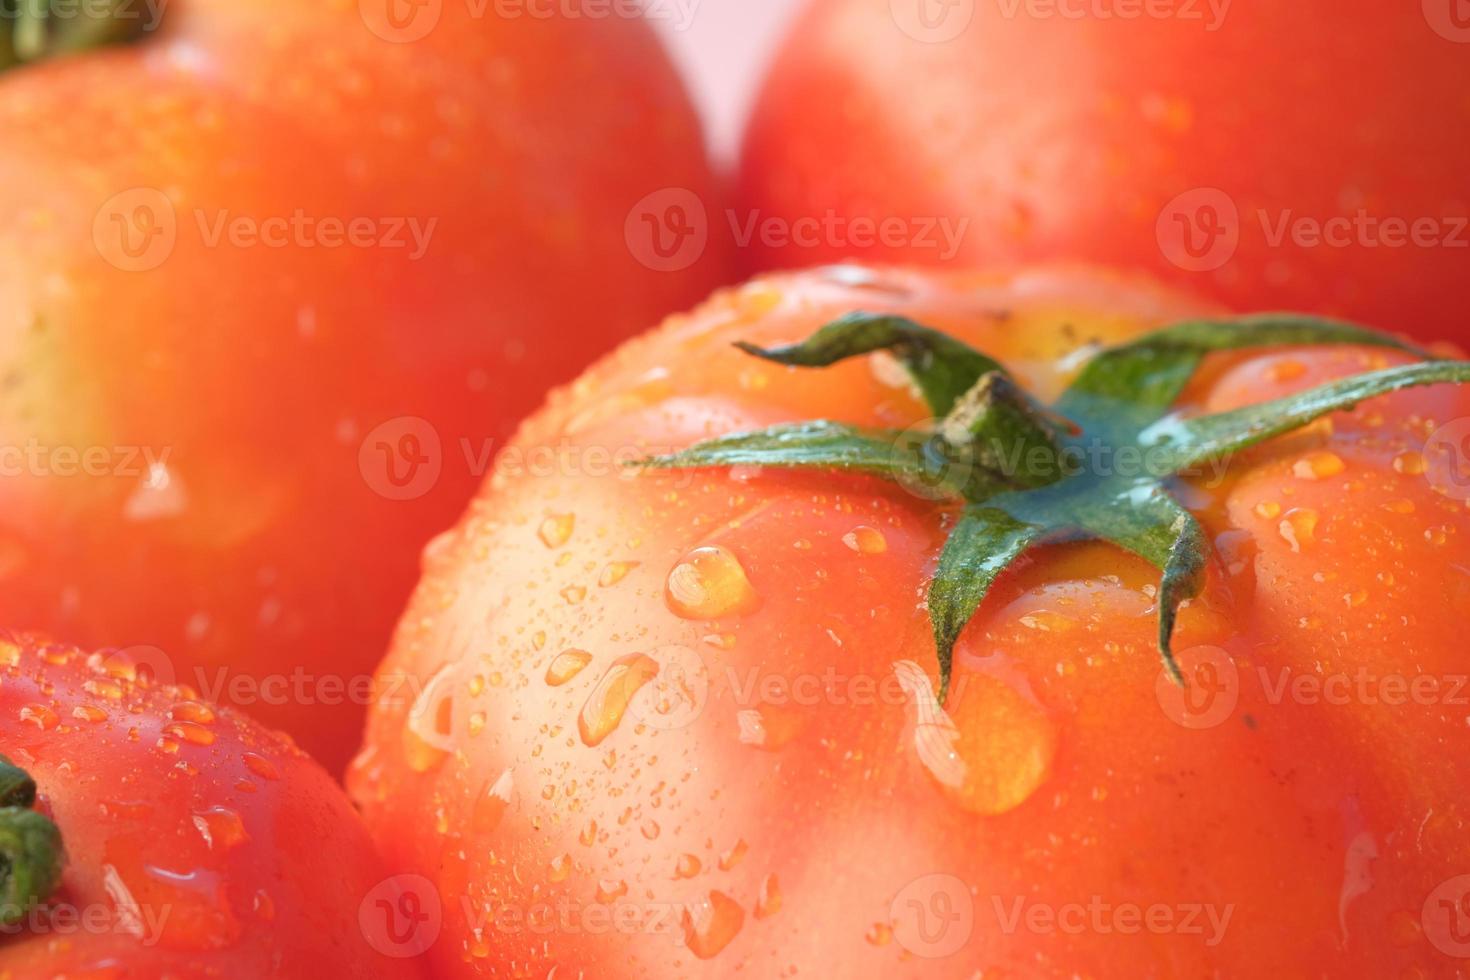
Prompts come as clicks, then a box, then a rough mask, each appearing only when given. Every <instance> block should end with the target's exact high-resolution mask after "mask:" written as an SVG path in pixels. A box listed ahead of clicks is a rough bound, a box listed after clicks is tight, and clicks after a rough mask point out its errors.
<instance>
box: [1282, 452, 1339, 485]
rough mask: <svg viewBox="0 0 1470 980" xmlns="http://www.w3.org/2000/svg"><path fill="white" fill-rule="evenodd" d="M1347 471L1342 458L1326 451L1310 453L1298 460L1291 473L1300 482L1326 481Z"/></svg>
mask: <svg viewBox="0 0 1470 980" xmlns="http://www.w3.org/2000/svg"><path fill="white" fill-rule="evenodd" d="M1345 469H1347V464H1346V463H1344V462H1343V461H1342V457H1341V456H1339V455H1337V453H1334V452H1329V451H1327V450H1325V449H1324V450H1321V451H1319V452H1315V453H1308V454H1307V455H1306V456H1303V457H1302V458H1301V459H1299V460H1297V461H1296V463H1295V464H1294V465H1293V466H1292V468H1291V472H1292V474H1293V475H1295V476H1296V478H1297V479H1298V480H1325V479H1327V478H1328V477H1333V476H1337V475H1338V474H1339V473H1341V472H1342V471H1343V470H1345Z"/></svg>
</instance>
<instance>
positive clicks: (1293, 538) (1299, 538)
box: [1277, 507, 1317, 553]
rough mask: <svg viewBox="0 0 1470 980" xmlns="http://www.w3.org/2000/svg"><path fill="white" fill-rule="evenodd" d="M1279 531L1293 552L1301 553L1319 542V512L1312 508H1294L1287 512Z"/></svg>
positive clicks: (1278, 527) (1278, 526)
mask: <svg viewBox="0 0 1470 980" xmlns="http://www.w3.org/2000/svg"><path fill="white" fill-rule="evenodd" d="M1277 529H1278V530H1279V531H1280V532H1281V536H1282V537H1283V538H1285V539H1286V543H1287V544H1289V545H1291V550H1292V551H1295V552H1298V553H1300V552H1301V551H1302V549H1304V548H1305V547H1306V546H1307V545H1309V544H1312V543H1313V542H1315V541H1316V540H1317V512H1316V511H1315V510H1312V509H1311V508H1310V507H1294V508H1292V509H1291V510H1289V511H1287V512H1286V517H1285V519H1283V520H1282V522H1281V523H1280V524H1279V525H1277Z"/></svg>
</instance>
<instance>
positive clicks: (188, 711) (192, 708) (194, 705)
mask: <svg viewBox="0 0 1470 980" xmlns="http://www.w3.org/2000/svg"><path fill="white" fill-rule="evenodd" d="M168 716H169V717H170V718H172V719H174V720H175V721H189V722H193V723H194V724H196V725H213V724H214V720H215V714H214V709H213V708H211V707H210V706H209V705H207V704H205V703H204V702H202V701H180V702H178V703H177V704H175V705H174V706H173V707H172V708H169V709H168Z"/></svg>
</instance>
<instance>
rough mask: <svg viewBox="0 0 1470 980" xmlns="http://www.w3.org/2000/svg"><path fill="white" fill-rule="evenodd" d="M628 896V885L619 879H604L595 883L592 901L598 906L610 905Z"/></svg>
mask: <svg viewBox="0 0 1470 980" xmlns="http://www.w3.org/2000/svg"><path fill="white" fill-rule="evenodd" d="M626 894H628V883H627V882H626V881H622V880H619V879H613V878H605V879H603V880H601V881H599V882H598V883H597V892H596V894H595V895H594V901H596V902H597V903H598V904H599V905H611V904H612V903H613V902H616V901H617V900H618V899H620V898H622V897H623V896H624V895H626Z"/></svg>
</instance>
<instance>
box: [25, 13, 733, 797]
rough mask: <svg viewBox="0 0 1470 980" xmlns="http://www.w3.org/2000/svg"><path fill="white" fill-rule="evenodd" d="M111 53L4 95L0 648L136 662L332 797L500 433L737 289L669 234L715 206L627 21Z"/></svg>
mask: <svg viewBox="0 0 1470 980" xmlns="http://www.w3.org/2000/svg"><path fill="white" fill-rule="evenodd" d="M126 9H127V10H129V11H130V12H131V15H132V16H139V17H149V16H152V13H153V11H154V9H155V8H154V7H145V5H143V4H134V5H127V6H126ZM155 27H156V28H157V29H156V30H155V29H153V28H155ZM8 29H9V28H7V30H8ZM135 29H136V31H137V32H138V33H140V34H141V37H140V38H139V39H138V41H137V43H136V44H133V45H131V46H121V47H106V48H99V49H96V50H91V51H87V52H85V53H81V54H76V55H72V56H69V57H66V58H62V59H56V60H52V61H48V62H43V63H37V64H31V65H23V66H20V67H16V66H14V65H12V66H10V67H8V68H7V69H6V70H5V71H4V72H3V74H0V128H3V130H4V132H5V133H6V136H5V139H4V141H3V145H0V186H3V190H0V296H3V297H4V300H5V301H4V303H0V377H3V379H4V383H3V392H0V444H3V445H4V446H5V447H7V448H6V450H5V453H6V455H5V458H4V459H3V460H0V464H3V465H4V467H5V473H4V476H5V479H4V480H3V481H0V511H3V518H0V620H3V621H4V622H6V623H7V624H10V625H14V626H16V627H24V628H39V629H45V630H48V631H53V632H55V633H56V634H57V635H60V636H64V637H65V638H66V639H68V640H69V641H74V642H78V643H81V644H87V645H103V644H106V645H113V646H125V645H129V644H136V645H147V646H151V647H155V648H157V650H158V651H159V652H160V653H161V655H162V656H163V657H164V658H165V662H166V663H167V664H168V665H169V669H171V670H172V671H173V672H174V674H175V678H174V679H177V680H179V681H186V682H188V683H190V684H192V685H194V686H196V687H199V688H201V690H202V691H203V693H206V694H208V695H209V696H212V697H214V698H216V699H219V700H222V701H225V702H228V703H230V704H233V705H235V706H237V707H243V708H246V709H247V710H249V711H251V712H252V713H253V714H255V715H257V716H258V717H260V718H261V719H263V720H264V721H266V722H267V723H269V724H272V725H277V726H281V727H284V728H285V729H287V730H288V731H290V732H291V733H293V734H294V735H295V736H296V737H297V738H298V739H300V741H301V742H302V744H303V745H305V746H306V747H308V748H309V749H311V750H312V751H313V752H314V753H315V754H317V755H318V757H319V758H320V759H322V761H323V762H324V763H326V764H327V766H328V767H329V768H337V767H339V766H340V764H341V763H342V762H344V761H345V759H346V758H347V756H348V755H349V753H350V751H351V749H352V747H353V746H354V745H355V743H356V741H357V738H358V735H359V719H360V716H361V711H362V705H363V703H364V702H365V701H366V699H367V694H366V691H365V690H364V685H365V684H366V683H367V681H366V678H367V677H368V676H369V675H370V673H371V670H372V667H373V665H374V664H375V663H376V662H377V660H378V659H379V657H380V656H381V655H382V652H383V650H384V648H385V647H386V644H387V640H388V635H389V631H390V626H391V624H392V622H393V620H394V618H395V617H396V616H397V615H398V613H399V611H400V609H401V606H402V602H403V601H404V599H405V597H406V596H407V594H408V591H409V589H410V587H411V585H412V583H413V581H414V578H415V576H416V574H417V556H418V550H419V548H420V547H421V546H422V544H423V543H424V542H425V541H426V540H427V539H428V538H429V537H430V536H431V535H432V534H433V533H434V532H436V531H437V530H439V529H441V528H442V527H444V526H447V525H448V524H449V523H450V522H451V521H452V520H453V519H454V517H455V516H456V515H457V514H458V513H459V512H460V510H461V508H462V506H463V504H464V503H465V501H466V500H467V499H468V497H469V496H470V493H471V490H472V488H473V487H474V486H475V485H476V484H477V482H478V481H479V480H480V479H481V478H482V477H484V476H485V475H486V474H487V472H488V471H489V469H490V468H491V467H492V466H493V465H494V453H495V451H496V450H498V449H499V443H500V440H502V439H503V438H504V437H505V436H506V435H507V434H508V433H509V432H510V431H511V429H512V426H513V425H514V424H515V422H516V421H517V420H518V418H519V417H520V416H521V415H523V414H525V413H526V412H528V411H529V410H530V409H532V408H533V407H534V406H535V405H536V404H537V403H538V402H539V401H540V399H541V397H542V395H543V393H544V391H545V390H546V388H547V387H548V386H550V385H551V384H553V383H556V382H560V381H563V380H567V379H570V378H571V377H573V376H575V375H576V373H577V372H578V370H579V369H580V368H581V367H582V366H583V365H584V364H585V363H587V362H588V361H590V360H592V359H593V358H594V357H595V356H596V355H598V354H600V353H601V352H603V351H604V350H606V349H607V348H609V347H610V346H611V345H612V344H613V343H614V342H615V341H617V340H618V339H619V338H621V337H624V336H626V335H629V334H631V333H633V332H635V331H637V330H640V329H642V328H644V327H646V326H648V325H649V324H651V323H654V322H657V320H658V319H659V318H660V316H662V315H663V314H664V313H666V312H668V311H670V310H672V309H675V308H679V307H683V306H686V305H688V304H690V303H692V302H693V301H694V300H696V299H698V298H699V297H701V296H702V295H704V294H705V293H706V292H707V291H708V290H709V288H711V287H712V286H714V285H716V284H717V283H718V282H719V281H721V280H722V279H724V278H726V275H725V270H724V266H725V263H726V254H725V252H724V251H723V248H722V246H721V244H720V242H719V241H718V240H716V239H711V238H710V236H709V235H708V234H707V232H708V229H707V228H705V227H704V226H700V227H699V228H697V229H693V230H691V229H690V227H689V226H690V224H691V223H690V222H689V221H688V220H681V219H682V218H684V217H687V216H685V215H684V213H683V212H681V211H680V210H679V205H681V204H682V203H685V202H686V201H687V200H688V199H690V198H693V199H695V200H697V201H700V202H710V203H712V202H713V201H714V200H715V195H716V187H715V185H714V182H713V180H712V178H711V175H710V172H709V169H708V167H707V164H706V159H705V154H704V149H703V145H702V139H701V135H700V130H699V126H698V123H697V120H696V118H695V116H694V114H693V112H692V110H691V108H690V106H689V104H688V102H687V99H686V97H685V94H684V90H683V88H682V86H681V84H680V82H679V80H678V79H677V77H676V76H675V74H674V72H673V70H672V68H671V67H670V65H669V63H668V61H667V59H666V57H665V56H664V54H663V52H662V50H661V49H660V47H659V44H658V42H657V40H656V39H655V37H654V35H653V33H652V31H651V30H650V29H649V27H648V26H647V25H646V24H645V23H643V22H641V21H639V20H637V19H633V18H629V17H626V16H624V17H602V18H580V17H579V18H568V17H559V16H550V17H546V16H531V14H530V13H529V12H527V13H526V14H525V15H523V16H507V15H504V13H503V12H501V11H498V10H497V8H495V7H485V6H484V5H465V4H428V5H418V6H413V7H407V8H400V7H396V6H393V5H390V4H388V3H387V2H386V0H385V2H383V3H375V2H366V0H365V2H363V3H360V4H359V3H349V4H315V3H314V4H298V3H286V2H277V0H273V2H264V3H255V4H248V5H246V4H238V3H233V2H224V0H176V2H174V3H171V4H168V5H167V8H166V13H165V16H163V18H162V22H161V25H160V24H155V23H147V24H140V25H135ZM7 40H8V39H7ZM4 60H5V59H4V58H3V57H0V63H3V61H4ZM695 231H698V232H699V233H697V234H696V233H695Z"/></svg>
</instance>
